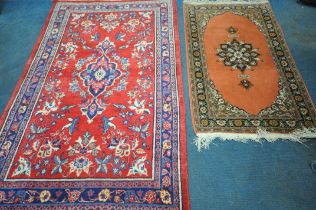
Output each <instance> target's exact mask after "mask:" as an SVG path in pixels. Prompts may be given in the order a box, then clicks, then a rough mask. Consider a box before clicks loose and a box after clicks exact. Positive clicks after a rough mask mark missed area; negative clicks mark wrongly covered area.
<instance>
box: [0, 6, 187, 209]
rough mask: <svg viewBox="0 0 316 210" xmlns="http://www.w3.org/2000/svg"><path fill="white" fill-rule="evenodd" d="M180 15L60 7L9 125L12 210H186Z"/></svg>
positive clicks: (5, 136) (3, 197)
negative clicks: (70, 208)
mask: <svg viewBox="0 0 316 210" xmlns="http://www.w3.org/2000/svg"><path fill="white" fill-rule="evenodd" d="M173 11H174V9H173V5H172V2H171V1H154V2H150V1H148V2H107V3H105V2H102V3H97V2H96V3H95V2H89V3H67V2H60V3H56V6H55V9H54V11H53V13H52V16H51V19H50V22H49V24H48V26H47V30H46V33H45V35H44V36H43V39H42V42H41V45H40V46H39V48H38V51H37V53H36V55H35V57H34V59H33V61H32V64H31V66H30V68H29V71H28V74H27V76H26V77H25V79H24V81H23V83H22V85H21V88H20V90H19V92H18V94H17V96H16V98H15V100H14V103H13V104H12V106H11V108H10V110H9V112H8V115H7V117H6V119H5V121H4V123H3V126H2V130H1V136H0V142H1V157H0V161H1V162H0V163H1V164H0V170H1V173H0V177H1V182H0V186H1V191H0V203H1V204H2V205H9V204H20V205H24V204H30V205H31V204H35V205H34V206H38V205H40V204H42V205H47V204H51V205H52V204H77V205H78V204H83V203H84V204H85V205H87V204H90V206H91V205H94V206H95V207H98V206H100V205H102V204H107V207H109V208H110V207H113V208H118V209H124V208H127V209H128V208H133V209H134V208H135V209H138V208H145V207H146V206H147V207H155V208H159V209H165V208H171V207H172V208H174V209H182V208H183V203H182V202H183V201H182V195H181V194H182V192H181V176H180V157H179V149H180V147H179V133H178V130H179V122H180V121H179V101H178V94H179V93H178V90H177V88H178V87H177V81H176V80H177V78H176V77H177V73H176V58H175V56H176V55H175V45H174V44H175V40H174V31H173V30H169V29H173V28H174V26H173V18H172V17H173V14H172V13H173ZM107 20H108V21H107ZM151 24H154V27H152V25H151ZM153 28H154V29H155V31H152V30H151V29H153ZM100 30H104V32H102V33H99V34H98V31H100ZM105 31H106V32H105ZM112 31H115V32H116V33H114V32H113V33H112ZM124 32H125V33H124ZM128 33H130V34H128ZM126 34H128V35H126ZM66 36H67V37H66ZM65 40H67V41H65ZM87 40H89V41H88V42H87ZM91 43H93V44H91ZM84 50H87V52H89V53H88V54H80V53H82V52H84ZM128 52H129V53H131V54H128ZM131 62H133V63H131ZM69 66H74V67H75V68H74V71H73V72H72V73H71V76H70V77H66V78H63V76H64V72H67V68H69ZM131 67H133V68H131ZM70 69H71V68H70ZM68 70H69V69H68ZM137 70H138V72H136V71H137ZM65 74H66V75H67V73H65ZM130 74H133V75H134V76H135V75H137V74H138V76H139V78H138V80H137V79H132V80H131V79H130ZM67 78H71V79H70V81H69V82H68V83H65V81H67ZM153 79H155V80H154V81H153ZM129 84H132V85H134V88H131V87H130V86H128V85H129ZM126 87H128V88H129V91H128V90H127V88H126ZM120 94H121V95H120ZM123 94H124V95H123ZM146 94H147V95H146ZM67 96H68V97H69V98H68V99H67ZM78 96H79V97H78ZM111 96H112V98H111ZM122 96H123V97H126V100H122V99H120V97H122ZM76 97H78V99H76ZM116 97H118V98H116ZM115 98H116V100H117V101H120V102H122V103H116V102H113V100H114V99H115ZM76 100H78V101H76ZM65 101H68V103H67V104H66V103H64V102H65ZM109 110H110V111H109ZM118 119H119V120H118ZM83 124H85V125H86V127H85V126H82V125H83ZM96 124H97V125H98V126H97V127H95V125H96ZM54 126H56V128H59V129H55V132H51V131H52V130H54ZM89 128H90V129H89ZM118 128H121V129H118ZM123 128H124V129H125V128H126V129H125V130H124V129H123ZM100 134H101V135H100ZM22 148H23V149H22ZM185 202H186V201H185Z"/></svg>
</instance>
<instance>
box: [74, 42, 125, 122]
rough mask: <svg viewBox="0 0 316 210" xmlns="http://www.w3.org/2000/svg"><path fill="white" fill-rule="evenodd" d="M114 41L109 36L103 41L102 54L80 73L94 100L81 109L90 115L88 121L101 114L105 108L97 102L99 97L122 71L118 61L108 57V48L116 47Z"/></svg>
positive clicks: (99, 47)
mask: <svg viewBox="0 0 316 210" xmlns="http://www.w3.org/2000/svg"><path fill="white" fill-rule="evenodd" d="M114 47H115V45H114V43H113V42H110V40H109V38H108V37H106V39H105V40H104V41H103V42H101V43H100V44H99V45H98V46H97V48H98V49H99V51H100V52H101V54H102V55H101V56H100V57H99V58H97V60H96V62H91V63H89V64H88V65H87V69H85V70H84V71H82V72H81V73H80V78H81V79H82V80H83V82H84V86H86V87H87V88H88V90H89V93H90V94H91V95H92V97H93V100H92V102H91V103H90V104H89V105H88V106H87V107H84V108H82V109H81V111H82V112H83V114H84V115H86V116H87V117H88V122H90V123H91V122H92V120H93V118H94V117H95V116H96V115H98V114H101V113H102V112H103V110H104V108H103V107H102V106H101V105H99V104H98V103H97V97H98V96H99V95H100V94H101V93H103V92H104V91H106V90H107V89H109V88H110V87H111V86H113V85H114V82H115V80H117V79H118V78H119V77H120V76H121V75H122V72H121V71H120V70H118V69H117V63H115V62H110V59H109V58H108V57H107V55H106V54H107V51H108V49H111V48H114Z"/></svg>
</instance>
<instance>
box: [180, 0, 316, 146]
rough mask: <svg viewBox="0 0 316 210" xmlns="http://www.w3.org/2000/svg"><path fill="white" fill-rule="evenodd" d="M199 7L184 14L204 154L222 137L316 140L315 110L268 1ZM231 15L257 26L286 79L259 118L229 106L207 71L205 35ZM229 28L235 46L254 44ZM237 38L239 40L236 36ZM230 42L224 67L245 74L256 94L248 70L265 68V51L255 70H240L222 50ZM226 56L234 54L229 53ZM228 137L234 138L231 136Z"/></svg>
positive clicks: (190, 7)
mask: <svg viewBox="0 0 316 210" xmlns="http://www.w3.org/2000/svg"><path fill="white" fill-rule="evenodd" d="M196 2H197V1H193V3H192V2H188V3H187V4H185V5H184V14H185V19H186V23H185V24H186V39H187V48H188V49H187V55H188V61H187V62H188V65H189V70H188V72H189V77H190V79H189V80H190V91H189V92H190V94H191V110H192V118H193V125H194V128H195V131H196V133H197V136H198V137H197V145H199V149H201V148H205V147H207V146H208V144H209V143H210V142H211V141H212V140H214V139H216V138H220V139H222V140H237V141H243V142H245V141H248V140H255V141H261V140H262V138H265V137H267V138H270V139H267V140H268V141H269V140H270V141H274V140H277V139H279V138H281V139H286V138H289V139H290V140H294V141H295V139H296V141H301V140H302V139H300V137H303V138H304V137H308V138H311V137H315V124H316V121H315V108H314V105H313V103H312V101H311V99H310V97H309V95H308V92H307V90H306V87H305V85H304V82H303V80H302V78H301V76H300V75H299V73H298V71H297V68H296V65H295V62H294V60H293V58H292V56H291V55H290V52H289V49H288V47H287V45H286V43H285V40H284V37H283V34H282V31H281V29H280V28H279V26H278V24H277V22H276V21H275V18H274V16H273V12H272V9H271V7H270V5H269V4H268V3H267V2H264V1H262V2H264V3H260V2H259V3H256V2H251V3H252V4H247V2H246V1H245V2H243V1H236V2H235V1H227V4H224V3H222V4H221V2H220V1H216V2H214V3H213V2H208V1H201V2H200V3H198V4H196ZM228 2H229V3H228ZM225 13H232V14H234V15H236V16H240V17H245V18H246V19H248V20H250V21H251V22H252V23H253V24H255V25H256V26H257V28H258V30H260V32H262V33H263V34H264V36H265V39H266V41H267V42H268V46H269V49H270V53H272V57H273V60H274V63H275V65H276V69H277V71H278V74H279V75H280V78H279V81H278V86H279V90H278V94H277V97H276V98H275V101H274V102H273V103H272V104H271V105H270V106H268V107H266V108H264V109H262V110H261V111H260V112H259V113H258V114H257V115H254V114H249V113H248V112H247V111H245V110H243V109H242V108H240V107H237V106H234V105H232V104H230V103H229V102H227V101H226V100H225V99H224V97H223V95H222V94H221V93H220V91H219V90H218V89H217V88H216V86H215V85H214V82H213V81H212V80H210V79H209V72H208V71H207V69H208V68H211V67H208V66H207V64H206V63H207V58H206V56H205V45H206V43H204V42H203V35H204V31H205V29H206V27H207V25H208V22H209V21H210V20H211V19H212V18H214V17H218V16H221V15H223V14H225ZM232 27H233V26H232ZM229 29H230V28H227V29H226V30H227V34H228V36H229V37H230V38H231V39H235V43H237V44H238V43H239V42H243V41H244V42H246V43H249V41H250V44H251V40H246V41H245V40H238V33H239V31H238V30H239V29H238V28H234V29H235V31H234V32H233V33H231V32H232V31H229ZM234 35H236V36H235V37H234ZM236 37H237V38H236ZM230 43H231V42H227V43H218V46H219V47H218V49H217V53H218V54H217V56H218V62H222V64H223V65H225V62H226V65H225V66H226V67H230V68H231V67H233V69H232V71H237V70H239V71H240V72H242V74H241V75H242V76H244V78H240V84H239V86H243V88H245V89H251V88H252V86H253V85H255V84H253V83H251V82H249V81H248V80H247V78H248V77H245V76H247V75H246V72H247V71H256V68H255V67H256V66H257V65H260V62H261V61H260V59H261V58H260V56H261V55H260V49H256V50H255V53H256V55H255V56H254V57H255V58H256V60H254V59H253V61H255V63H253V65H252V66H240V67H237V66H235V67H234V64H233V63H231V62H230V61H229V60H228V58H227V57H226V58H224V57H223V56H225V55H227V53H226V54H225V51H224V50H222V49H220V48H221V47H220V46H224V48H225V47H229V44H230ZM223 44H224V45H223ZM243 44H245V43H243ZM239 45H240V43H239ZM250 48H252V49H255V48H256V47H255V46H251V47H250ZM226 52H228V53H230V52H229V51H226ZM250 53H251V52H250ZM225 59H226V60H225ZM234 59H235V58H234ZM257 62H258V64H257ZM223 79H224V78H223ZM267 88H269V87H267ZM259 133H260V135H259ZM208 134H209V135H208ZM225 134H228V135H227V136H226V137H225ZM234 134H235V137H236V138H235V139H234ZM254 134H256V135H254ZM263 134H265V135H263ZM305 134H306V135H305ZM199 137H201V139H203V140H201V139H200V140H201V141H200V140H199ZM260 139H261V140H260ZM201 144H202V145H201Z"/></svg>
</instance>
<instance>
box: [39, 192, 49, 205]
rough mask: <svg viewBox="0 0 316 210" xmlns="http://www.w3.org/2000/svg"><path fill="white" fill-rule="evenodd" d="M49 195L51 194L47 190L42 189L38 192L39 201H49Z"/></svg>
mask: <svg viewBox="0 0 316 210" xmlns="http://www.w3.org/2000/svg"><path fill="white" fill-rule="evenodd" d="M50 197H51V194H50V192H49V191H48V190H43V191H42V192H41V193H40V200H41V203H46V202H47V201H49V199H50Z"/></svg>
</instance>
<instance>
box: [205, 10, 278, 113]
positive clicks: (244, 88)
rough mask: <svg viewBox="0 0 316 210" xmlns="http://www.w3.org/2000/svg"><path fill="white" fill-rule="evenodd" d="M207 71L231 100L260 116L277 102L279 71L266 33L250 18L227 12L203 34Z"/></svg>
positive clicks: (231, 102) (217, 86)
mask: <svg viewBox="0 0 316 210" xmlns="http://www.w3.org/2000/svg"><path fill="white" fill-rule="evenodd" d="M204 49H205V55H206V61H207V68H208V74H209V77H210V79H211V80H212V81H213V82H214V85H215V89H217V90H218V91H219V93H220V94H221V95H222V96H223V98H224V100H226V101H227V102H228V103H230V104H232V105H233V106H236V107H238V108H240V109H243V110H245V111H246V112H248V113H249V114H251V115H257V114H258V113H259V112H260V111H261V110H263V109H265V108H267V107H269V106H271V105H272V104H273V102H274V101H275V99H276V97H277V95H278V91H279V87H278V81H279V74H278V71H277V68H276V66H275V64H274V61H273V58H272V56H271V54H270V50H269V46H268V43H267V41H266V39H265V36H264V34H263V33H262V32H261V31H260V30H259V28H258V27H257V26H256V25H255V24H254V23H253V22H251V21H250V20H249V19H247V18H246V17H243V16H239V15H235V14H233V13H231V12H226V13H224V14H222V15H218V16H216V17H213V18H212V19H210V21H209V22H208V24H207V27H206V29H205V33H204Z"/></svg>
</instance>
